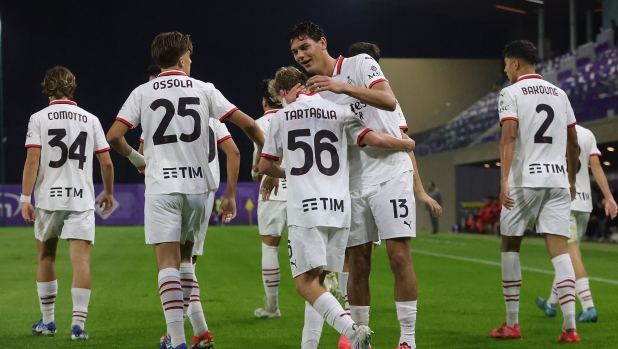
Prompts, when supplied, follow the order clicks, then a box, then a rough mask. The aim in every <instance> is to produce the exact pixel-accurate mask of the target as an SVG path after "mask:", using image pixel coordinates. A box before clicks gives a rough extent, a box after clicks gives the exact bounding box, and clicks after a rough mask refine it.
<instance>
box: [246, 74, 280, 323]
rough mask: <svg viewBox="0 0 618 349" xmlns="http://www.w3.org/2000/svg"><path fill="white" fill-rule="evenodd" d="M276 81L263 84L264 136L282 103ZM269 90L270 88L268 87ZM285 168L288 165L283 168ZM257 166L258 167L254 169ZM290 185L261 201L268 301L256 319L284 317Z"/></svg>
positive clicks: (256, 157)
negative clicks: (282, 254)
mask: <svg viewBox="0 0 618 349" xmlns="http://www.w3.org/2000/svg"><path fill="white" fill-rule="evenodd" d="M273 84H274V80H272V79H266V80H264V81H262V109H264V116H262V117H261V118H259V119H257V120H256V123H257V124H258V125H259V126H260V128H261V129H262V131H263V132H264V134H266V133H268V128H269V126H270V121H271V119H272V117H273V115H275V113H276V112H277V111H279V109H281V102H279V100H278V99H277V94H276V93H275V92H274V90H273V89H272V86H271V85H273ZM269 87H270V88H269ZM254 149H255V152H254V163H255V164H256V165H257V164H258V163H259V158H260V157H259V155H260V154H259V153H258V152H257V145H254ZM282 165H283V164H282ZM283 166H284V167H285V165H283ZM254 167H257V166H254ZM252 175H253V177H254V180H256V181H259V182H261V181H262V179H263V178H262V176H259V175H258V172H255V171H253V173H252ZM286 200H287V183H286V181H285V178H283V179H281V181H280V182H279V187H278V189H277V191H276V192H275V193H273V194H272V195H271V196H270V198H269V199H268V200H267V201H264V200H262V197H261V196H260V197H259V199H258V212H257V214H258V227H259V231H260V238H261V239H262V282H263V284H264V292H265V293H266V301H265V304H264V307H263V308H258V309H256V310H255V312H254V314H255V316H256V317H258V318H261V319H268V318H275V317H280V316H281V311H280V310H279V297H278V294H279V282H280V279H281V274H280V270H279V259H277V254H278V252H279V244H280V243H281V234H282V233H283V229H285V226H286V225H287V210H286Z"/></svg>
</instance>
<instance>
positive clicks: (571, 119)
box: [564, 94, 577, 127]
mask: <svg viewBox="0 0 618 349" xmlns="http://www.w3.org/2000/svg"><path fill="white" fill-rule="evenodd" d="M564 99H565V100H566V113H567V127H574V126H575V125H577V120H575V113H574V112H573V107H571V101H569V97H568V96H567V95H566V94H565V95H564Z"/></svg>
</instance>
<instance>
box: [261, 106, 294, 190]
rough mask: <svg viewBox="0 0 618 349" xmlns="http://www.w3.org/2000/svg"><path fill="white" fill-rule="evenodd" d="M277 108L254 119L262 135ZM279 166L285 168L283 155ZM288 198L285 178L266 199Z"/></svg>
mask: <svg viewBox="0 0 618 349" xmlns="http://www.w3.org/2000/svg"><path fill="white" fill-rule="evenodd" d="M278 111H279V109H272V110H269V111H267V112H266V113H264V116H262V117H261V118H259V119H257V120H255V122H256V123H257V124H258V126H260V128H261V129H262V132H264V136H266V135H267V134H268V129H269V128H270V120H272V118H273V116H274V115H275V113H277V112H278ZM253 146H254V147H256V148H257V145H256V144H255V143H253ZM281 167H283V168H286V166H285V157H283V160H281ZM262 182H264V178H262ZM287 199H288V182H287V180H286V179H285V178H280V179H279V190H278V191H277V195H275V191H274V190H273V192H272V194H271V195H270V198H269V199H268V200H273V201H287ZM258 201H262V195H260V196H259V198H258Z"/></svg>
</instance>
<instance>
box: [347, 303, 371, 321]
mask: <svg viewBox="0 0 618 349" xmlns="http://www.w3.org/2000/svg"><path fill="white" fill-rule="evenodd" d="M349 314H350V315H351V316H352V321H354V322H355V323H357V324H359V325H365V326H369V306H368V305H350V312H349Z"/></svg>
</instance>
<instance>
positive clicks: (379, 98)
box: [307, 75, 397, 111]
mask: <svg viewBox="0 0 618 349" xmlns="http://www.w3.org/2000/svg"><path fill="white" fill-rule="evenodd" d="M307 87H308V88H309V90H310V91H318V92H321V91H331V92H333V93H337V94H341V93H343V94H346V95H348V96H350V97H352V98H356V99H358V100H359V101H361V102H363V103H366V104H369V105H370V106H372V107H376V108H378V109H383V110H387V111H394V110H395V109H396V108H397V99H396V98H395V94H394V93H393V90H392V89H391V85H390V84H389V83H388V81H386V80H382V81H380V82H378V83H376V84H375V85H372V86H370V87H369V88H365V87H360V86H354V85H350V84H346V83H344V82H342V81H337V80H335V79H333V78H331V77H328V76H322V75H315V76H312V77H311V78H310V79H309V80H307Z"/></svg>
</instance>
